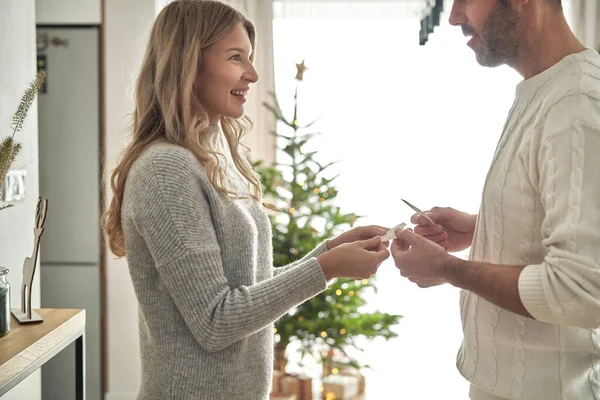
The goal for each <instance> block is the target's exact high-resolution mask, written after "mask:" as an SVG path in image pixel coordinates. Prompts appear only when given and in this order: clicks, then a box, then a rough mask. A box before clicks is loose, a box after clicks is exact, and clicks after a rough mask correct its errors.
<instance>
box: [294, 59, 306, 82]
mask: <svg viewBox="0 0 600 400" xmlns="http://www.w3.org/2000/svg"><path fill="white" fill-rule="evenodd" d="M296 68H297V69H298V73H297V74H296V80H298V81H301V80H303V79H304V72H306V70H307V69H308V67H307V66H306V65H304V60H302V62H301V63H300V64H296Z"/></svg>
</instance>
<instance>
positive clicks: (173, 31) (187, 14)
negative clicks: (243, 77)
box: [102, 0, 262, 257]
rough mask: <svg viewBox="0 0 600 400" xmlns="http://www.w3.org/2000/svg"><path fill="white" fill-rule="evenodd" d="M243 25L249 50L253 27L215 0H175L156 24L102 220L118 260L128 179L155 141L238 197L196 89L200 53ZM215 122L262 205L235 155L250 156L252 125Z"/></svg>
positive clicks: (256, 185) (255, 180)
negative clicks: (180, 150)
mask: <svg viewBox="0 0 600 400" xmlns="http://www.w3.org/2000/svg"><path fill="white" fill-rule="evenodd" d="M240 23H241V24H243V26H244V27H245V28H246V31H247V32H248V36H249V38H250V42H251V44H252V48H253V49H254V47H255V36H256V35H255V30H254V26H253V25H252V23H251V22H250V21H248V20H247V19H246V18H245V17H244V16H243V15H242V14H241V13H240V12H239V11H237V10H235V9H234V8H232V7H230V6H228V5H226V4H224V3H221V2H219V1H213V0H175V1H172V2H171V3H169V4H168V5H167V6H166V7H165V8H164V9H163V10H162V11H161V12H160V14H159V15H158V17H157V18H156V21H155V22H154V25H153V27H152V32H151V34H150V40H149V42H148V47H147V49H146V54H145V56H144V60H143V63H142V68H141V70H140V74H139V77H138V79H137V83H136V88H135V109H134V112H133V123H132V133H133V139H132V141H131V143H129V144H128V146H127V147H126V148H125V150H124V151H123V153H122V155H121V159H120V161H119V163H118V164H117V166H116V168H115V170H114V171H113V173H112V176H111V180H110V183H111V189H112V192H113V198H112V201H111V203H110V206H109V208H108V210H107V211H106V212H105V213H104V214H103V215H102V226H103V228H104V231H105V233H106V236H107V239H108V245H109V247H110V249H111V251H112V252H113V253H114V254H115V255H116V256H119V257H123V256H124V255H125V240H124V236H123V227H122V223H121V222H122V221H121V208H122V206H123V192H124V189H125V182H126V180H127V175H128V173H129V170H130V169H131V166H132V165H133V163H134V162H135V160H136V159H137V158H138V157H139V156H140V154H142V152H144V150H146V149H147V148H148V147H149V146H150V145H152V144H153V143H156V142H159V141H162V142H168V143H173V144H177V145H179V146H182V147H185V148H187V149H189V150H190V151H191V152H192V153H193V154H194V156H195V157H196V158H197V159H198V161H199V162H200V163H201V164H203V165H204V166H205V167H206V173H207V176H208V178H209V180H210V182H211V183H212V185H213V186H214V187H215V189H216V190H217V191H218V192H219V193H220V194H222V195H223V196H226V197H229V198H232V199H236V198H240V197H243V196H240V195H239V194H238V193H235V192H233V191H231V190H230V189H228V188H227V187H226V183H227V180H226V178H227V171H226V169H225V168H224V167H223V163H222V162H219V158H220V157H224V155H223V154H221V153H219V151H218V149H216V148H214V144H213V140H211V138H210V128H209V120H208V115H207V114H206V112H205V111H204V108H203V106H202V104H201V103H200V101H199V99H198V96H197V94H196V91H195V90H194V88H195V85H196V77H197V75H198V71H199V67H200V64H201V63H202V54H203V52H204V51H205V50H206V49H207V48H208V47H209V46H211V45H212V44H214V43H216V42H217V41H219V40H220V39H221V38H223V37H224V36H226V35H227V34H228V33H229V32H231V31H232V30H233V28H235V27H236V26H237V25H238V24H240ZM253 57H254V51H253V52H252V57H251V59H252V60H253ZM220 122H221V129H222V131H223V134H224V136H225V138H226V140H227V144H228V146H229V149H230V151H231V156H232V159H233V162H234V164H235V168H237V169H238V171H239V172H240V173H241V174H242V175H243V177H244V178H245V179H246V180H247V181H248V189H249V192H250V194H251V196H252V197H253V198H255V199H256V201H258V202H259V203H260V202H261V199H262V188H261V183H260V178H259V177H258V174H257V173H256V172H255V171H254V170H253V169H252V166H251V164H250V163H249V161H248V160H247V158H246V157H245V156H244V155H242V154H240V152H239V150H240V148H243V149H245V150H248V148H247V147H246V146H244V145H243V144H242V143H241V139H242V137H243V136H244V135H245V134H246V132H247V131H248V130H249V129H250V128H251V126H252V123H251V121H250V120H249V119H248V118H247V117H246V116H244V117H242V118H240V119H239V120H238V119H234V118H228V117H221V121H220Z"/></svg>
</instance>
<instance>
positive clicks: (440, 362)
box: [273, 0, 521, 399]
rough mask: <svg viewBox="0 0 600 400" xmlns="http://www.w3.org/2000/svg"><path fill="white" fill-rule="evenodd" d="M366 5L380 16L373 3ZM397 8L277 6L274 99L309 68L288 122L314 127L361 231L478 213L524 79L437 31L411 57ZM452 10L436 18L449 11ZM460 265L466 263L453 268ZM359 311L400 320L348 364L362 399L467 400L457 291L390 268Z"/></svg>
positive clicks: (284, 102) (451, 30)
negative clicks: (434, 211) (448, 211)
mask: <svg viewBox="0 0 600 400" xmlns="http://www.w3.org/2000/svg"><path fill="white" fill-rule="evenodd" d="M375 3H377V4H375ZM400 3H401V2H389V1H378V2H375V1H366V0H364V1H359V0H356V1H352V2H342V1H326V2H324V1H321V0H313V1H309V0H307V1H298V0H295V1H286V0H282V1H275V5H274V12H275V14H274V17H275V19H274V24H273V37H274V60H275V87H276V92H277V94H278V98H279V101H280V103H281V106H282V108H283V110H284V112H285V110H290V111H291V109H292V105H293V95H294V89H295V80H294V79H293V78H294V76H295V73H296V68H295V63H297V62H300V61H301V60H302V59H306V65H307V66H308V67H309V68H310V69H309V70H308V71H307V72H306V73H305V75H304V82H303V83H302V84H301V85H300V89H299V107H300V110H299V116H300V118H299V120H300V123H301V124H302V123H303V122H304V123H306V122H310V121H312V120H313V119H315V118H317V117H322V118H321V120H320V121H319V122H318V124H317V126H316V130H317V131H320V132H322V135H321V136H319V137H317V138H316V139H314V140H313V146H314V147H315V148H316V149H318V150H319V157H320V159H321V160H322V161H332V160H341V162H340V163H339V164H338V165H336V166H335V171H332V172H334V173H340V176H339V178H338V179H337V188H338V189H339V190H340V195H339V198H338V204H339V205H340V206H341V207H342V209H343V210H344V211H346V212H350V211H352V212H356V213H358V214H360V215H364V216H365V217H364V218H363V219H362V220H360V221H359V223H360V224H363V225H364V224H371V223H376V224H380V225H385V226H388V227H391V226H394V225H396V224H398V223H400V222H402V221H405V222H409V218H410V216H411V214H412V211H411V210H410V209H409V208H408V207H406V206H405V205H404V204H403V203H402V202H401V201H400V198H401V197H402V198H405V199H407V200H409V201H410V202H412V203H414V204H415V205H417V206H418V207H420V208H423V209H426V208H429V207H433V206H436V205H440V206H452V207H454V208H457V209H460V210H463V211H466V212H471V213H476V212H477V211H478V207H479V202H480V195H481V189H482V187H483V183H484V179H485V176H486V174H487V171H488V167H489V163H490V161H491V158H492V156H493V152H494V149H495V146H496V143H497V141H498V139H499V137H500V134H501V131H502V128H503V124H504V120H505V118H506V114H507V112H508V110H509V108H510V106H511V104H512V100H513V97H514V90H515V86H516V84H517V83H518V82H519V81H520V80H521V77H520V76H519V75H518V74H517V73H516V72H514V71H513V70H512V69H510V68H508V67H500V68H494V69H486V68H483V67H481V66H479V65H478V64H477V63H476V61H475V57H474V54H473V52H472V51H471V49H469V48H468V47H467V46H466V38H464V37H463V35H462V32H461V30H460V29H458V28H455V27H451V26H449V24H448V23H447V18H448V15H447V12H446V13H445V14H444V15H443V24H442V26H440V27H438V28H436V30H435V33H434V34H433V35H430V39H429V42H428V43H427V45H426V46H423V47H421V46H419V45H418V32H419V25H418V18H415V15H414V14H411V13H410V10H409V9H408V8H407V7H405V6H402V5H400ZM450 5H451V2H449V3H448V4H447V5H446V7H445V10H446V11H449V10H450ZM463 256H465V255H463ZM377 282H378V288H379V293H378V294H377V295H375V296H372V298H371V299H369V307H372V308H374V309H380V310H382V311H386V312H393V313H398V314H402V315H404V318H403V319H402V320H401V322H400V324H399V326H398V332H399V337H398V338H397V339H395V340H394V341H391V342H384V341H381V342H380V341H375V342H373V343H367V344H365V349H366V352H365V354H359V355H358V356H359V357H360V358H361V360H363V361H364V362H366V363H368V364H370V365H371V366H372V367H373V368H374V370H373V371H367V379H368V380H367V394H368V396H369V397H368V398H370V399H373V398H374V399H382V398H386V399H388V398H394V399H396V398H397V399H433V398H445V399H466V398H467V392H468V384H467V382H466V381H465V380H464V378H462V377H461V376H460V375H459V373H458V371H457V370H456V367H455V358H456V353H457V350H458V348H459V346H460V342H461V340H462V331H461V326H460V314H459V310H458V291H457V289H455V288H453V287H450V286H443V287H438V288H432V289H426V290H424V289H419V288H418V287H416V286H415V285H413V284H412V283H410V282H408V281H407V280H405V279H404V278H402V277H401V276H400V275H399V273H398V271H397V270H396V268H395V267H394V265H393V261H392V260H391V259H390V260H388V261H387V262H386V263H384V264H383V265H382V267H381V268H380V272H379V273H378V279H377Z"/></svg>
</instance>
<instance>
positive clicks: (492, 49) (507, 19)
mask: <svg viewBox="0 0 600 400" xmlns="http://www.w3.org/2000/svg"><path fill="white" fill-rule="evenodd" d="M519 22H520V21H519V15H518V14H517V13H516V12H515V11H514V10H512V9H511V8H510V7H509V6H505V5H501V4H500V3H498V4H497V5H496V8H495V9H494V11H492V13H491V14H490V16H489V17H488V19H487V21H486V22H485V25H484V26H483V29H482V31H481V34H480V35H479V40H480V46H479V47H478V48H475V56H476V58H477V62H478V63H479V64H480V65H482V66H484V67H497V66H499V65H502V64H508V65H514V64H515V63H516V61H517V60H518V59H519V56H520V53H521V40H523V39H524V35H523V34H522V30H523V29H522V26H521V25H520V23H519ZM463 31H464V32H466V33H474V30H473V29H472V28H471V27H466V29H463Z"/></svg>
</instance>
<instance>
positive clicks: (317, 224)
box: [255, 61, 401, 371]
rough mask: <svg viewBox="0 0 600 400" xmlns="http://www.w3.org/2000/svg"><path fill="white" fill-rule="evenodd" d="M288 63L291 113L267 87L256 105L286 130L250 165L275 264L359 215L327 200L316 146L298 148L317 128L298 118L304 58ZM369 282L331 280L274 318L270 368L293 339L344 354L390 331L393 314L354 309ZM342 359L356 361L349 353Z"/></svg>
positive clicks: (325, 354) (329, 194)
mask: <svg viewBox="0 0 600 400" xmlns="http://www.w3.org/2000/svg"><path fill="white" fill-rule="evenodd" d="M296 66H297V69H298V73H297V75H296V90H295V94H294V108H293V114H292V115H293V116H292V118H291V119H288V118H286V117H285V116H284V114H283V112H282V110H281V107H280V105H279V102H278V101H277V96H276V95H275V94H274V93H271V98H272V104H268V103H265V104H264V105H265V107H267V108H268V109H269V110H270V111H271V112H272V113H273V114H274V116H275V117H276V119H277V121H279V122H280V124H279V125H283V126H284V127H285V128H286V130H287V131H289V133H288V134H281V133H278V132H275V133H274V134H275V135H276V137H277V141H278V150H280V151H279V152H278V161H277V162H276V163H275V164H274V165H272V166H262V164H261V163H260V162H259V163H256V164H255V167H256V169H257V171H258V173H259V174H260V175H261V178H262V181H263V185H264V194H265V199H272V202H273V203H274V204H273V206H274V208H275V209H276V210H277V211H278V213H277V215H274V216H272V217H271V223H272V230H273V257H274V264H275V266H278V267H280V266H285V265H288V264H290V263H292V262H294V261H296V260H298V259H300V258H302V257H303V256H304V255H306V254H307V253H308V252H310V251H311V250H312V249H314V248H315V247H316V246H317V245H319V244H320V243H322V242H323V241H324V240H326V239H330V238H332V237H333V236H335V235H336V234H339V233H341V232H343V231H345V230H348V229H350V228H351V227H352V226H353V225H354V223H355V222H356V220H357V219H358V218H359V216H357V215H356V214H353V213H348V214H346V213H342V212H341V210H340V208H339V207H338V206H336V205H335V204H334V200H335V198H336V196H337V195H338V191H337V190H336V188H335V187H334V186H333V183H334V180H335V177H328V176H327V172H328V171H327V169H328V168H329V167H330V166H331V165H332V164H333V163H328V164H325V165H324V164H322V163H320V162H319V161H317V160H316V159H315V155H316V151H307V150H306V147H307V144H308V143H309V141H310V140H311V139H312V138H313V137H315V135H317V133H315V132H307V131H308V130H309V129H308V128H310V127H311V126H312V125H313V124H314V122H312V123H308V124H305V125H301V124H300V122H299V121H298V87H299V85H300V84H301V83H302V81H303V75H304V72H305V71H306V70H307V68H306V66H305V65H304V61H303V62H302V63H301V64H296ZM315 122H316V121H315ZM373 281H374V279H373V278H371V279H368V280H367V279H365V280H362V281H354V280H345V279H337V280H336V281H334V282H333V283H332V284H331V285H330V286H329V287H328V289H327V290H326V291H325V292H323V293H321V294H320V295H318V296H316V297H314V298H312V299H310V300H308V301H306V302H305V303H303V304H301V305H299V306H298V307H296V308H294V309H292V310H291V311H290V312H289V313H288V314H286V315H285V316H284V317H283V318H282V319H280V320H279V321H277V322H276V324H275V335H276V343H277V345H276V350H279V351H276V366H275V368H276V369H278V370H282V371H283V370H284V368H285V356H284V355H283V354H284V351H282V350H284V349H285V348H286V347H287V345H288V344H289V343H290V342H292V341H297V342H298V343H299V345H300V351H301V353H302V356H304V355H307V354H308V355H312V356H317V357H320V358H321V359H320V361H322V362H325V361H328V358H330V357H331V356H332V355H333V354H335V353H341V354H344V355H347V353H346V349H348V348H350V347H352V348H358V346H357V343H356V340H357V338H359V337H366V338H370V339H373V338H376V337H383V338H385V339H390V338H393V337H396V336H397V334H396V333H395V332H393V331H392V329H391V328H392V326H394V325H395V324H397V323H398V321H399V319H400V318H401V317H400V316H399V315H390V314H386V313H381V312H373V313H365V312H363V311H361V308H362V307H363V306H364V305H365V299H364V297H363V296H364V295H365V294H366V293H367V292H369V291H375V290H376V288H375V285H374V282H373ZM277 353H279V354H277ZM348 364H350V365H353V366H355V367H359V365H358V364H356V362H355V361H353V360H351V359H350V360H349V361H348Z"/></svg>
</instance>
